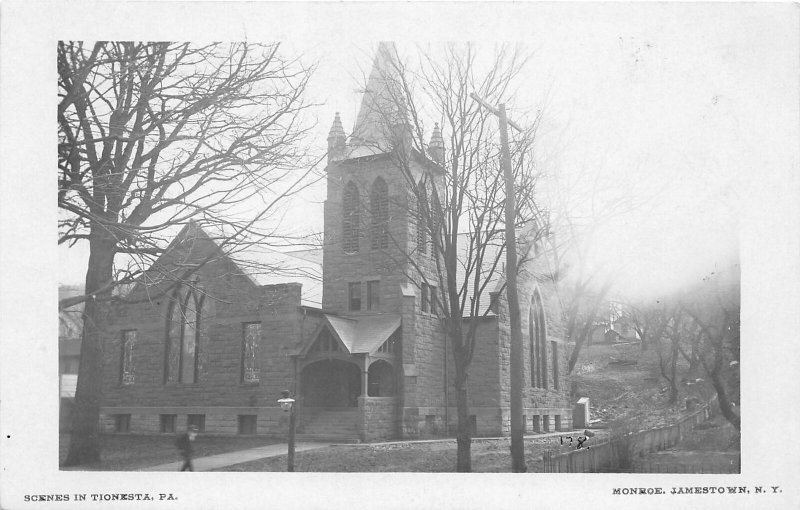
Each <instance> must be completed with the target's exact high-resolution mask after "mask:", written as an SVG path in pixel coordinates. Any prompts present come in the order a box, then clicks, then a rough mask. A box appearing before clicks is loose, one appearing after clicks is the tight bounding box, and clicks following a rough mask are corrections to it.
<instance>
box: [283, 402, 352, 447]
mask: <svg viewBox="0 0 800 510" xmlns="http://www.w3.org/2000/svg"><path fill="white" fill-rule="evenodd" d="M359 416H360V415H359V411H358V409H350V408H347V409H341V408H305V409H303V410H302V411H301V412H300V417H299V422H298V424H297V431H298V437H300V436H302V437H306V438H309V439H310V438H312V437H313V438H314V440H326V441H330V440H336V441H358V420H359Z"/></svg>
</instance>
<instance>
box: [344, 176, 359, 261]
mask: <svg viewBox="0 0 800 510" xmlns="http://www.w3.org/2000/svg"><path fill="white" fill-rule="evenodd" d="M359 227H360V214H359V204H358V188H356V185H355V184H353V183H352V182H349V183H347V186H345V188H344V196H343V197H342V248H343V249H344V251H345V253H357V252H358V238H359V237H360V232H359Z"/></svg>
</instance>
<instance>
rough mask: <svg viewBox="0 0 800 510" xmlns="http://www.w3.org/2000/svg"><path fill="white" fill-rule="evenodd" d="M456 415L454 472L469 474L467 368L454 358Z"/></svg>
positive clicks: (469, 441)
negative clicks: (456, 446) (456, 447)
mask: <svg viewBox="0 0 800 510" xmlns="http://www.w3.org/2000/svg"><path fill="white" fill-rule="evenodd" d="M454 383H455V388H456V414H457V417H458V428H457V430H456V444H457V445H458V450H457V455H456V471H458V472H459V473H470V472H471V471H472V426H471V424H470V421H469V403H468V401H467V367H465V366H464V364H463V362H460V361H459V359H458V356H456V379H455V381H454Z"/></svg>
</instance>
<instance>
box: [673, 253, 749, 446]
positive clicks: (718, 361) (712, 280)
mask: <svg viewBox="0 0 800 510" xmlns="http://www.w3.org/2000/svg"><path fill="white" fill-rule="evenodd" d="M681 306H682V308H683V310H684V311H685V312H686V313H687V314H688V315H689V316H690V317H691V318H692V319H694V321H695V322H696V325H697V328H698V330H699V331H698V332H697V335H698V337H699V339H700V340H699V359H700V363H701V364H702V366H703V368H704V370H705V373H706V374H707V375H708V377H709V378H710V379H711V384H712V385H713V387H714V390H715V391H716V393H717V399H718V401H719V407H720V411H722V415H723V416H725V419H727V420H728V421H729V422H730V423H731V424H732V425H733V426H734V427H735V428H736V430H741V417H740V415H739V413H738V411H737V410H736V408H735V405H736V402H738V400H739V391H740V390H739V365H740V362H739V346H740V338H739V330H740V313H741V282H740V278H739V266H738V263H736V264H731V266H730V267H727V268H724V269H723V270H717V271H716V272H715V274H713V275H710V276H708V277H706V278H704V279H703V281H702V282H701V284H699V285H698V286H696V287H695V288H694V289H692V290H690V291H689V292H687V293H685V294H684V295H683V296H682V298H681Z"/></svg>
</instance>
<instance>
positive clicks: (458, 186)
mask: <svg viewBox="0 0 800 510" xmlns="http://www.w3.org/2000/svg"><path fill="white" fill-rule="evenodd" d="M380 51H389V52H391V54H390V55H389V56H390V58H388V59H387V61H388V62H389V66H388V67H387V69H386V72H385V76H382V79H383V80H384V81H385V82H386V83H387V84H388V85H387V86H386V91H385V94H386V96H387V97H384V98H382V99H381V100H379V101H374V108H375V109H376V110H377V111H378V113H379V114H380V118H381V119H382V122H381V124H382V125H384V126H387V127H388V129H390V132H387V133H386V137H385V138H386V139H388V140H390V141H391V147H390V149H391V151H392V155H393V159H394V162H395V164H396V166H397V168H399V169H400V170H401V171H402V173H403V176H404V178H405V181H406V183H407V185H408V189H409V190H410V191H409V196H408V202H407V207H408V210H409V212H410V213H411V214H412V216H414V217H416V221H417V242H416V243H415V244H413V245H412V247H411V248H409V249H408V250H406V251H404V262H406V263H407V267H410V274H409V277H410V279H411V280H412V281H414V282H416V283H417V285H419V286H422V285H428V284H432V285H434V286H436V287H437V288H438V289H442V292H441V302H440V303H438V306H437V307H436V313H437V314H438V317H439V319H440V323H441V326H442V329H443V331H444V334H445V336H446V338H447V341H448V343H449V345H450V347H451V349H450V350H451V352H452V356H453V360H454V369H455V377H454V380H453V388H454V390H455V401H456V408H457V432H456V438H457V446H458V450H457V460H456V469H457V471H459V472H469V471H471V470H472V463H471V462H472V461H471V440H472V431H471V426H470V420H469V399H468V393H467V380H468V373H469V367H470V364H471V362H472V359H473V354H474V352H475V343H476V338H477V335H476V333H477V328H478V325H479V322H480V319H481V317H484V316H486V315H488V314H489V313H491V311H490V306H489V305H490V295H489V294H490V293H491V292H494V291H495V290H496V289H495V286H496V285H497V283H498V280H502V271H503V260H505V249H506V244H505V235H504V226H505V221H504V209H503V207H504V201H505V189H504V182H503V178H502V175H503V174H502V171H501V169H500V143H499V142H500V139H499V134H498V130H497V119H496V118H494V117H493V116H492V115H491V114H490V113H489V112H487V111H486V110H484V109H482V108H481V107H480V106H479V105H478V104H477V103H475V102H474V101H473V100H472V99H471V98H470V93H471V92H475V93H477V94H478V95H479V96H480V97H482V98H484V99H485V100H486V101H488V102H490V103H493V104H496V103H498V102H501V100H503V101H505V100H509V99H511V96H512V91H511V85H512V83H513V82H514V80H515V78H517V76H518V74H519V73H520V71H521V70H522V68H523V66H524V64H525V61H526V58H525V57H524V56H522V54H521V52H520V51H519V50H518V49H513V48H507V47H503V48H501V49H499V50H498V52H497V54H496V55H495V56H494V59H493V60H492V64H491V65H489V67H488V68H487V69H480V66H479V65H478V64H477V63H476V59H477V55H476V51H475V49H474V47H473V46H472V45H446V46H445V47H444V48H443V49H442V50H441V51H440V52H438V53H433V52H430V51H424V50H420V59H419V65H418V66H416V67H415V68H414V69H412V68H411V66H410V65H408V64H407V63H405V62H403V61H401V60H400V59H399V58H398V56H397V55H396V52H395V50H394V49H393V48H383V49H379V52H380ZM426 119H433V120H435V121H438V122H436V125H435V126H434V128H433V129H430V123H429V122H427V123H426ZM439 126H441V131H439V130H440V127H439ZM537 126H538V117H537V118H536V120H535V121H534V122H532V123H531V125H530V128H529V130H528V131H526V132H525V133H521V134H517V135H516V138H515V139H514V140H513V141H512V143H511V149H512V162H513V170H514V175H515V183H516V185H515V189H516V197H517V207H516V209H517V211H516V221H517V222H518V225H519V226H523V225H525V226H526V228H525V231H524V234H525V235H524V236H520V237H524V239H521V241H522V242H521V243H520V247H522V248H523V249H524V250H525V251H524V252H523V253H520V256H519V260H518V265H519V266H520V267H521V266H522V265H524V264H526V263H527V262H528V261H530V259H531V257H533V256H534V255H535V253H534V250H532V249H531V248H532V247H534V246H536V245H537V243H538V242H539V241H541V239H542V238H543V237H546V236H547V234H548V230H547V225H548V223H547V218H546V215H545V214H543V213H542V211H540V210H539V209H538V208H537V207H536V204H535V202H534V196H535V185H536V181H537V175H536V174H535V172H534V171H533V165H532V162H533V158H532V155H531V152H532V148H533V143H534V139H535V132H536V127H537ZM426 128H427V129H426ZM430 133H433V135H432V136H431V134H430ZM426 134H427V137H429V138H430V143H426V140H425V138H426ZM420 159H422V160H424V161H427V163H424V164H423V167H424V168H426V169H427V170H425V171H422V172H420V171H419V168H420V166H419V163H418V162H419V161H420ZM415 162H416V164H415ZM398 244H399V242H398ZM428 250H430V254H428ZM420 252H424V256H420ZM445 405H447V403H445Z"/></svg>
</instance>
